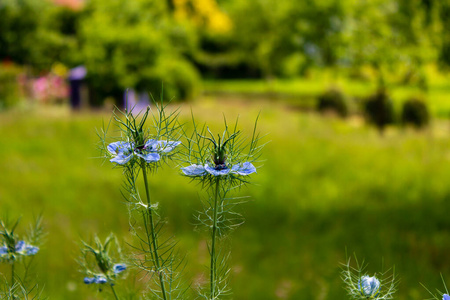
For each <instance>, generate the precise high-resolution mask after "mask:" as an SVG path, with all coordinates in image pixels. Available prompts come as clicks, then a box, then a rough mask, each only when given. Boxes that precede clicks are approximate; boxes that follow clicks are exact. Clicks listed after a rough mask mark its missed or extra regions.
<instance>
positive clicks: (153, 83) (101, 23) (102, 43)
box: [79, 0, 198, 105]
mask: <svg viewBox="0 0 450 300" xmlns="http://www.w3.org/2000/svg"><path fill="white" fill-rule="evenodd" d="M79 36H80V44H81V51H80V58H81V60H82V62H83V63H84V64H85V65H86V67H87V69H88V82H89V84H90V86H91V87H92V89H91V91H92V92H95V93H93V94H91V97H92V100H93V101H94V102H95V103H99V104H100V103H101V102H102V100H103V99H104V97H106V96H111V97H113V98H115V99H116V102H117V103H118V104H119V105H121V104H122V103H121V99H122V95H123V90H124V89H125V88H128V87H131V88H135V89H137V90H139V91H151V92H152V93H153V94H154V95H155V97H157V98H159V92H160V91H161V87H162V85H164V93H165V95H166V96H167V97H169V98H175V99H177V100H181V99H185V98H189V97H192V95H193V94H194V92H195V88H196V87H197V85H198V76H197V73H196V70H195V69H194V68H193V66H192V65H191V64H190V63H189V62H188V61H187V60H186V59H184V58H183V56H182V55H181V52H182V50H183V49H186V48H189V45H188V44H189V39H190V38H189V36H187V33H186V32H182V31H180V27H177V26H176V25H175V24H174V23H173V22H172V20H171V18H170V15H169V13H168V7H167V2H161V1H153V0H136V1H126V0H112V1H108V2H104V1H102V0H91V1H89V2H87V3H86V8H85V11H84V13H83V17H82V18H81V20H80V27H79ZM179 49H181V50H179Z"/></svg>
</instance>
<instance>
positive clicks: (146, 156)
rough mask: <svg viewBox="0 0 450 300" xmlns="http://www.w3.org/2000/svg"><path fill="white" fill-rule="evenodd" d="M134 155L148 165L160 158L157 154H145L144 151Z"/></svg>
mask: <svg viewBox="0 0 450 300" xmlns="http://www.w3.org/2000/svg"><path fill="white" fill-rule="evenodd" d="M134 153H135V154H136V155H137V156H139V157H141V158H143V159H144V160H145V162H148V163H151V162H155V161H158V160H159V159H160V158H161V157H160V156H159V154H158V153H155V152H146V151H145V150H143V151H140V152H136V151H135V152H134Z"/></svg>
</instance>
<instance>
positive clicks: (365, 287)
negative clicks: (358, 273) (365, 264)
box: [358, 276, 380, 297]
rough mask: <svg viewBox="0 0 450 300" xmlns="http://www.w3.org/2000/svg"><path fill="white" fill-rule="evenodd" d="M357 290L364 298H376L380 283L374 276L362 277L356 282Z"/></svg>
mask: <svg viewBox="0 0 450 300" xmlns="http://www.w3.org/2000/svg"><path fill="white" fill-rule="evenodd" d="M358 290H359V292H360V293H361V295H362V296H364V297H376V296H378V293H379V291H380V281H379V280H378V279H377V278H376V277H375V276H373V277H370V276H363V277H361V278H360V279H359V281H358Z"/></svg>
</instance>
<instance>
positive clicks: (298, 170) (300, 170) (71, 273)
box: [0, 82, 450, 300]
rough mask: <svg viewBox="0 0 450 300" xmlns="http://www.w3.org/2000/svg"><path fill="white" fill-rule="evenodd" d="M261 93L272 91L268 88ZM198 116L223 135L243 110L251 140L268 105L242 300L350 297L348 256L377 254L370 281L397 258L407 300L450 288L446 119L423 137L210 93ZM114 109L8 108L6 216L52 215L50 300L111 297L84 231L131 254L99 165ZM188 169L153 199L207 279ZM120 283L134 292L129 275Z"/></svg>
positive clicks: (195, 272)
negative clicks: (99, 279)
mask: <svg viewBox="0 0 450 300" xmlns="http://www.w3.org/2000/svg"><path fill="white" fill-rule="evenodd" d="M217 84H218V85H219V84H220V83H217ZM223 84H230V85H232V84H233V83H231V82H228V83H223ZM208 85H209V86H208ZM237 85H238V84H237ZM318 85H319V84H318ZM280 86H283V87H286V88H287V86H288V84H287V83H286V85H285V86H284V85H283V84H281V85H280ZM292 86H294V84H293V83H292ZM213 87H214V89H216V87H217V86H213V84H212V83H207V84H206V89H207V90H208V89H211V90H212V89H213ZM251 87H255V89H256V87H258V89H259V88H261V89H263V87H262V83H261V82H255V83H254V84H249V87H247V88H248V89H251ZM304 87H305V89H306V88H308V91H310V92H311V93H313V92H317V91H320V90H321V88H320V87H319V86H317V87H315V86H309V84H307V83H306V82H304ZM355 89H356V88H355ZM444 90H445V89H444ZM447 92H448V90H447ZM191 110H192V112H193V113H194V114H195V115H196V117H197V119H198V120H201V121H202V122H203V121H204V122H206V123H207V124H208V125H210V127H211V128H212V129H213V130H221V128H222V125H221V122H222V120H223V113H224V114H225V115H226V116H227V119H228V120H229V121H231V120H234V119H235V118H236V117H237V116H238V115H239V116H240V124H241V127H242V130H243V131H244V132H247V133H248V134H250V132H251V129H252V126H253V121H254V119H255V117H256V115H257V114H258V113H260V114H261V115H260V123H259V130H260V131H261V132H262V133H267V134H268V135H267V137H266V141H270V142H269V143H268V144H267V146H266V148H265V150H264V153H263V159H264V160H265V161H264V162H262V163H261V168H260V169H258V174H257V175H255V176H254V177H253V179H254V184H253V185H250V186H248V187H244V188H242V189H241V190H240V191H239V194H240V195H249V196H250V201H249V202H248V203H245V204H244V205H242V206H241V208H240V212H241V213H242V214H243V215H244V216H245V218H246V222H245V224H243V225H242V226H241V227H240V228H238V229H237V230H236V231H234V232H233V233H232V236H231V238H230V240H229V243H230V245H231V246H232V259H231V268H232V275H231V284H232V288H233V293H234V297H233V298H234V299H258V300H265V299H267V300H269V299H330V298H332V299H347V297H346V292H345V291H344V290H343V288H342V284H341V280H340V274H339V272H340V263H343V262H345V260H346V252H347V253H348V254H349V255H351V254H352V253H355V254H356V255H357V256H358V258H360V259H365V261H366V262H367V263H368V264H369V266H368V272H369V274H370V275H373V273H375V272H378V271H381V265H382V262H383V261H384V265H385V267H386V268H388V267H391V266H394V265H395V270H396V273H398V275H399V278H400V279H401V282H400V284H399V291H398V293H397V296H398V297H397V299H401V300H406V299H408V300H409V299H426V298H429V295H428V294H427V292H426V290H425V289H424V288H423V287H421V285H420V283H423V284H424V285H425V286H427V287H428V288H430V289H432V290H434V289H435V288H439V289H441V290H442V289H443V286H442V282H441V279H440V273H442V275H443V276H444V278H446V279H449V278H450V271H449V270H450V255H449V254H448V252H449V251H448V250H449V249H450V231H449V228H450V218H449V217H448V211H449V210H450V185H449V184H448V183H447V178H450V139H449V138H450V131H449V124H448V122H447V121H436V120H435V121H434V122H433V123H432V125H431V127H430V128H429V129H428V130H426V131H421V132H416V131H410V130H409V129H400V128H388V130H387V131H386V134H385V135H384V136H380V135H379V134H378V133H377V131H376V130H375V129H373V128H370V127H367V126H366V125H365V124H364V122H362V121H361V120H360V119H359V118H358V117H352V118H350V119H347V120H340V119H335V118H327V117H323V116H320V115H317V114H314V113H301V112H298V111H296V110H292V109H289V107H287V106H286V105H284V104H282V103H279V102H273V101H240V100H233V99H232V98H231V97H226V98H223V99H222V98H215V97H213V96H207V97H204V98H203V99H199V100H197V101H195V102H193V103H191V104H185V105H183V107H182V115H181V117H182V119H183V120H184V121H186V122H188V121H189V117H190V112H191ZM109 117H110V114H109V113H70V112H69V111H67V110H65V109H59V110H57V111H53V113H51V112H50V111H48V110H43V109H42V110H37V111H33V112H30V113H27V114H24V113H20V112H10V113H2V114H1V115H0V168H1V169H0V171H1V174H3V176H1V181H0V202H1V213H2V215H6V214H8V215H9V217H10V218H16V217H18V216H22V222H21V226H20V228H19V231H22V230H24V229H25V228H26V227H27V226H26V223H27V222H28V221H29V220H30V221H31V219H32V217H33V215H36V214H39V213H41V212H42V213H43V216H44V221H45V226H46V230H47V232H48V234H47V237H46V239H45V243H44V245H43V246H42V250H41V252H40V253H38V255H37V256H36V259H35V261H36V264H37V267H36V269H35V272H36V274H37V278H38V280H39V282H40V284H41V286H44V288H45V295H48V296H49V297H50V298H51V299H69V300H70V299H98V298H102V297H101V296H99V295H98V294H97V293H98V292H97V291H95V290H94V289H93V288H92V287H89V286H85V285H84V284H83V283H82V279H83V277H84V274H82V273H80V272H79V267H78V266H77V264H76V261H75V259H76V258H77V257H78V256H79V250H78V249H79V248H78V247H79V244H80V240H81V239H84V240H89V239H90V238H92V236H93V235H94V234H99V235H100V236H101V237H105V236H107V235H108V234H109V233H110V232H114V233H116V234H117V236H118V237H119V239H120V240H121V241H123V245H124V246H123V247H124V250H125V251H127V250H129V248H128V247H127V246H126V242H132V241H133V238H132V236H131V235H130V232H129V226H128V214H127V207H126V205H125V204H124V201H123V199H122V197H121V193H120V187H121V180H122V178H121V174H120V172H121V171H120V170H119V169H113V168H112V167H113V166H112V165H111V164H110V163H109V162H105V163H103V164H102V161H101V160H100V159H96V156H98V155H99V153H98V152H97V150H96V146H95V144H96V143H97V142H98V139H97V136H96V132H95V129H96V128H100V127H101V126H102V120H105V121H108V120H109ZM179 173H180V172H179V169H178V168H176V167H175V166H169V167H166V168H164V169H163V170H160V171H159V172H158V173H157V174H156V175H154V176H152V178H151V190H152V197H153V199H155V201H157V202H159V203H160V207H161V215H162V216H163V217H164V218H167V221H168V225H167V231H168V234H174V235H175V236H176V238H177V239H178V240H179V241H180V243H179V248H180V251H181V252H182V253H186V258H187V260H186V261H187V267H186V271H187V275H188V277H189V279H190V280H192V281H194V282H201V281H202V278H204V277H207V274H206V269H205V267H204V266H203V265H206V264H207V248H206V242H205V239H206V235H205V233H204V232H201V231H200V232H199V231H198V230H196V227H195V224H194V218H193V215H194V214H195V212H196V211H197V210H198V209H199V208H200V204H199V197H202V195H203V194H202V193H201V192H199V190H200V188H199V187H198V186H196V185H195V184H192V183H190V182H189V180H188V179H186V178H183V177H182V176H180V174H179ZM8 270H9V269H8V266H3V267H2V268H1V269H0V272H3V273H4V274H9V273H7V272H9V271H8ZM131 273H132V271H131V272H130V275H129V276H128V278H127V281H129V282H131V281H132V280H133V276H131ZM138 285H142V283H138ZM117 290H118V292H119V293H121V294H122V295H123V294H125V293H126V291H125V290H124V288H123V286H121V285H120V283H119V284H118V286H117ZM103 293H109V291H105V292H103ZM110 296H111V295H109V294H105V295H104V297H105V298H110Z"/></svg>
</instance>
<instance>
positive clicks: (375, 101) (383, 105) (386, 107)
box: [364, 90, 395, 132]
mask: <svg viewBox="0 0 450 300" xmlns="http://www.w3.org/2000/svg"><path fill="white" fill-rule="evenodd" d="M364 113H365V115H366V118H367V120H368V121H369V122H370V123H372V124H374V125H375V126H376V127H377V128H378V129H379V130H380V132H383V130H384V128H385V127H386V125H388V124H392V123H394V121H395V114H394V106H393V104H392V100H391V98H389V95H388V94H387V92H386V91H385V90H379V91H378V92H376V93H375V94H374V95H372V96H370V97H369V98H368V99H367V100H366V102H365V104H364Z"/></svg>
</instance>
